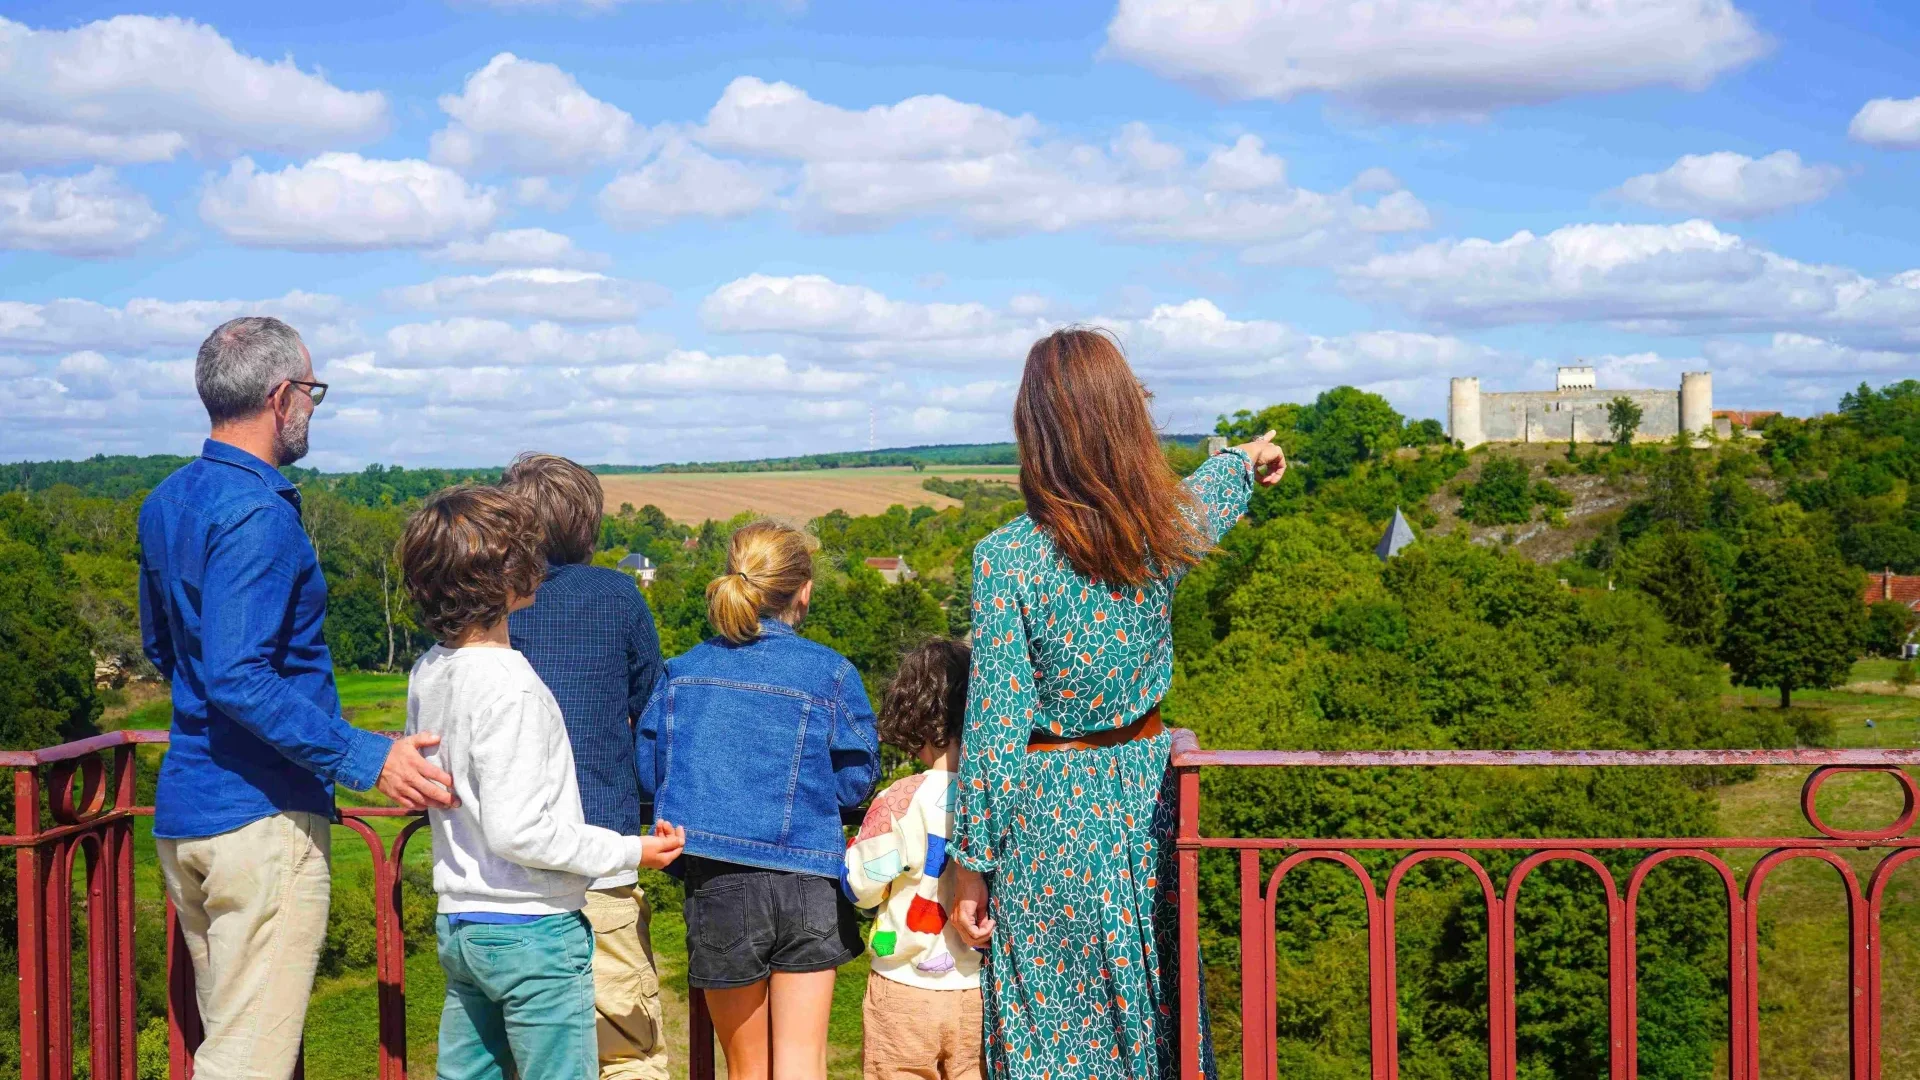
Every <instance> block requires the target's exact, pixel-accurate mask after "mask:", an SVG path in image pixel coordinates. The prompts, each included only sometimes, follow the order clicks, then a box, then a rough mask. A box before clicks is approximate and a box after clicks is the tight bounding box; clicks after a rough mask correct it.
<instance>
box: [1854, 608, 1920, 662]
mask: <svg viewBox="0 0 1920 1080" xmlns="http://www.w3.org/2000/svg"><path fill="white" fill-rule="evenodd" d="M1916 623H1920V616H1916V615H1915V614H1914V613H1913V610H1912V609H1910V608H1908V607H1907V605H1905V604H1903V603H1901V602H1900V601H1898V600H1880V601H1876V602H1875V603H1874V604H1873V605H1872V606H1870V607H1868V608H1867V638H1866V645H1867V651H1868V652H1870V653H1872V654H1874V655H1875V656H1887V657H1898V656H1899V655H1900V650H1901V648H1902V647H1903V646H1905V645H1906V643H1907V637H1908V636H1909V635H1911V634H1912V633H1913V629H1914V625H1915V624H1916Z"/></svg>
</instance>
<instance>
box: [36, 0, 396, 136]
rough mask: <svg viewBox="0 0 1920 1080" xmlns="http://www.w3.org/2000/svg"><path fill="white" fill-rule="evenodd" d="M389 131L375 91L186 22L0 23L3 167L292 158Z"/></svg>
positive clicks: (137, 18)
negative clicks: (196, 156)
mask: <svg viewBox="0 0 1920 1080" xmlns="http://www.w3.org/2000/svg"><path fill="white" fill-rule="evenodd" d="M386 122H387V102H386V98H385V97H384V96H383V95H381V94H380V93H378V92H375V91H353V90H343V89H341V88H339V87H337V86H334V85H333V84H332V83H330V82H328V81H327V80H326V78H325V77H323V76H321V75H318V74H311V73H308V72H305V71H302V70H300V68H299V67H298V66H296V65H295V64H294V62H293V60H292V58H291V57H288V58H283V59H282V60H280V61H279V62H277V63H269V62H267V61H265V60H261V59H258V58H256V57H252V56H247V55H245V54H244V53H241V52H239V51H238V50H236V49H235V48H234V47H233V43H232V42H230V41H228V40H227V39H226V38H224V37H222V36H221V35H220V33H219V32H218V31H217V30H215V29H214V28H213V27H210V26H207V25H205V24H202V23H198V22H194V21H192V20H190V19H180V18H153V17H150V16H146V15H120V16H116V17H114V18H111V19H104V20H101V21H98V22H90V23H87V24H85V25H83V26H80V27H77V28H75V29H72V30H35V29H33V28H32V27H29V26H27V25H25V24H23V23H18V22H12V21H9V20H7V19H4V18H0V165H9V164H11V165H23V164H52V163H56V162H63V161H102V162H108V163H132V162H142V161H164V160H167V159H170V158H172V157H173V156H175V155H176V154H178V153H179V152H180V151H182V150H183V149H188V148H191V149H193V150H195V151H197V152H199V153H202V154H207V155H226V154H230V153H234V152H237V151H238V150H240V149H244V148H259V149H266V150H276V151H281V152H285V153H301V152H306V151H312V150H320V149H326V148H329V147H337V146H339V145H341V144H342V143H358V142H364V141H366V140H369V139H374V138H378V137H379V136H380V135H381V134H382V133H383V132H384V131H385V130H386Z"/></svg>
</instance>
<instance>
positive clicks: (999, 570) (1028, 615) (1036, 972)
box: [953, 329, 1286, 1080]
mask: <svg viewBox="0 0 1920 1080" xmlns="http://www.w3.org/2000/svg"><path fill="white" fill-rule="evenodd" d="M1013 427H1014V436H1015V438H1016V439H1017V440H1018V441H1019V446H1020V490H1021V493H1022V494H1023V495H1024V496H1025V497H1026V500H1027V512H1026V513H1025V514H1023V515H1022V516H1020V517H1017V518H1015V519H1013V520H1012V521H1011V522H1008V523H1007V524H1006V525H1005V526H1003V527H1001V528H1000V529H998V530H996V531H995V532H993V533H992V534H991V535H989V536H987V537H986V538H985V539H983V540H981V541H980V544H979V546H978V547H976V548H975V549H974V554H973V572H974V578H973V619H974V646H973V658H974V665H973V674H972V679H971V681H970V683H969V686H968V690H967V718H966V728H965V732H964V734H963V736H962V743H961V760H960V774H959V780H958V783H957V784H956V787H957V789H958V796H957V798H956V802H955V806H954V842H953V851H954V855H955V857H956V858H957V859H958V860H959V862H960V865H961V866H962V867H963V868H964V870H965V871H966V872H965V873H963V874H962V876H961V879H960V881H959V890H958V893H957V896H956V902H955V912H954V917H955V919H956V921H958V922H959V924H960V928H961V933H962V934H963V935H964V936H966V937H967V938H968V939H969V940H970V941H973V942H976V943H978V942H980V941H982V940H985V941H986V942H987V945H986V948H987V949H988V971H987V972H986V977H985V978H983V979H982V985H981V992H982V1005H983V1007H984V1012H985V1018H984V1029H985V1030H984V1034H985V1041H986V1047H985V1049H986V1054H985V1059H984V1060H985V1066H986V1069H985V1071H986V1072H987V1074H988V1075H989V1076H991V1077H994V1078H996V1080H1006V1078H1014V1077H1018V1078H1023V1080H1024V1078H1028V1077H1032V1078H1034V1080H1042V1078H1051V1080H1063V1078H1069V1077H1070V1078H1073V1080H1081V1078H1087V1077H1093V1078H1099V1080H1118V1078H1129V1080H1159V1078H1162V1077H1171V1076H1173V1075H1175V1073H1176V1071H1177V1069H1176V1049H1177V1047H1178V1045H1179V1035H1178V1032H1177V1031H1176V1030H1175V1023H1176V1021H1175V1012H1176V1007H1175V1006H1176V1002H1177V1001H1178V996H1177V988H1178V986H1179V981H1178V975H1177V973H1176V971H1175V962H1176V958H1177V955H1178V953H1177V950H1176V949H1175V946H1174V942H1175V936H1174V935H1175V930H1176V923H1175V919H1174V909H1173V899H1174V898H1173V885H1174V880H1173V877H1174V875H1173V873H1172V868H1173V826H1174V806H1173V798H1172V793H1171V790H1170V789H1168V788H1167V786H1166V784H1165V779H1166V776H1167V756H1168V749H1169V741H1170V740H1169V738H1168V736H1167V734H1166V730H1165V728H1164V727H1162V725H1161V722H1160V699H1161V697H1162V696H1163V695H1165V693H1166V691H1167V686H1168V684H1169V683H1170V682H1172V679H1173V624H1172V607H1173V588H1174V585H1175V584H1177V583H1178V582H1179V580H1180V578H1181V576H1182V575H1184V574H1185V573H1186V571H1187V570H1188V569H1190V568H1192V567H1193V566H1194V565H1195V564H1197V563H1198V562H1199V561H1200V560H1201V559H1202V558H1204V557H1205V555H1206V553H1207V552H1208V551H1209V550H1210V549H1211V548H1212V547H1213V545H1214V544H1215V543H1216V542H1217V541H1218V540H1219V538H1220V536H1221V534H1223V533H1225V532H1226V530H1227V529H1228V528H1230V527H1231V526H1232V525H1233V523H1234V522H1235V521H1236V520H1238V519H1239V517H1240V515H1241V514H1242V513H1244V512H1245V511H1246V507H1247V499H1248V498H1249V497H1250V496H1251V494H1252V492H1253V485H1254V484H1255V483H1265V484H1274V483H1278V482H1279V480H1280V478H1281V476H1282V474H1283V473H1284V472H1285V471H1286V458H1285V455H1283V454H1282V453H1281V451H1280V448H1279V447H1278V446H1276V445H1274V443H1273V442H1272V438H1271V437H1272V434H1273V433H1272V432H1268V433H1267V435H1266V436H1263V437H1262V438H1260V439H1257V440H1255V441H1253V442H1250V443H1246V444H1244V445H1241V446H1236V447H1233V448H1232V449H1230V450H1228V451H1226V452H1224V453H1221V454H1219V455H1217V456H1215V457H1214V458H1213V459H1212V460H1210V461H1208V462H1207V463H1206V464H1205V465H1202V466H1201V467H1200V469H1199V470H1198V471H1196V472H1195V473H1194V474H1193V475H1192V476H1191V477H1189V478H1188V479H1187V481H1186V482H1185V483H1182V482H1181V481H1180V480H1179V479H1178V478H1177V477H1176V476H1175V475H1174V473H1173V471H1172V469H1171V468H1169V467H1168V465H1167V462H1166V457H1165V455H1164V453H1163V452H1162V450H1161V448H1160V441H1159V438H1158V436H1157V434H1156V432H1155V430H1154V426H1153V421H1152V419H1151V417H1150V416H1149V415H1148V412H1147V394H1146V390H1145V388H1144V387H1143V386H1142V385H1141V384H1140V382H1139V380H1138V379H1136V378H1135V377H1134V374H1133V371H1132V369H1131V368H1129V367H1128V366H1127V361H1126V357H1124V356H1123V355H1122V354H1121V352H1120V348H1119V346H1118V345H1117V344H1115V342H1114V341H1113V339H1111V338H1110V337H1108V336H1107V335H1106V334H1105V333H1103V332H1101V331H1098V330H1087V329H1069V330H1061V331H1057V332H1055V333H1053V334H1051V335H1049V336H1047V337H1045V338H1042V339H1041V340H1040V341H1038V342H1036V343H1035V344H1034V346H1033V349H1032V350H1031V351H1030V352H1028V354H1027V366H1026V372H1025V374H1024V375H1023V376H1022V378H1021V380H1020V392H1019V396H1018V398H1017V399H1016V401H1015V403H1014V409H1013Z"/></svg>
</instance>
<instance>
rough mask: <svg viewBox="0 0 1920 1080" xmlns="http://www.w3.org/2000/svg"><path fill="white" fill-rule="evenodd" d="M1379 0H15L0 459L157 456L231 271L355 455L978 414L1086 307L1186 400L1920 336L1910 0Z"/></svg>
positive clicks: (798, 433) (1666, 377)
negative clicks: (298, 357) (325, 387)
mask: <svg viewBox="0 0 1920 1080" xmlns="http://www.w3.org/2000/svg"><path fill="white" fill-rule="evenodd" d="M1371 8H1372V10H1373V11H1374V12H1375V15H1374V17H1373V18H1372V19H1370V20H1360V19H1358V18H1357V17H1356V15H1355V11H1356V7H1355V5H1351V4H1346V3H1337V2H1333V0H1241V2H1237V3H1226V4H1201V3H1191V2H1175V0H1107V2H1105V3H1099V4H1087V3H1050V4H1041V5H1036V4H1031V3H1002V2H997V0H985V2H983V0H969V2H967V3H956V4H941V3H932V2H928V3H920V4H847V3H834V2H830V0H811V2H810V3H804V4H802V3H797V2H790V3H779V2H757V0H733V2H727V3H701V2H696V0H683V2H646V0H632V2H618V0H586V2H583V0H557V2H549V0H462V2H457V3H438V2H425V0H422V2H416V3H410V4H404V5H395V4H371V3H359V2H336V3H329V4H326V5H290V4H288V5H262V4H257V3H254V4H247V5H240V4H224V3H208V4H197V5H187V6H181V7H172V8H160V9H156V8H128V7H125V6H116V5H107V4H94V3H76V2H72V0H68V2H63V3H59V4H50V3H31V2H29V3H20V2H17V0H16V2H15V3H12V4H10V5H8V8H7V10H6V12H5V14H4V15H3V16H0V20H4V21H0V459H9V460H11V459H17V458H21V457H47V456H75V455H83V454H89V453H93V452H97V451H106V452H139V453H146V452H159V451H170V452H184V451H190V450H191V449H192V448H193V447H194V446H195V445H197V441H198V439H199V438H200V437H201V434H202V433H203V429H204V417H203V416H202V415H201V414H200V413H199V410H198V406H197V402H196V401H195V400H194V398H193V394H192V371H191V357H192V353H193V349H194V347H195V346H196V345H197V343H198V341H199V340H200V338H202V337H203V336H204V335H205V334H206V332H207V331H208V330H210V329H211V328H212V327H213V326H214V325H216V324H217V323H218V322H219V321H221V320H223V319H225V318H228V317H231V316H233V315H237V314H242V313H248V312H267V313H273V314H279V315H282V316H283V317H285V318H287V319H288V320H289V321H291V322H293V323H294V325H295V326H296V327H298V328H299V329H301V331H302V332H303V334H305V336H306V337H307V340H308V342H309V344H310V346H311V347H312V349H313V352H314V355H315V361H316V364H317V366H318V368H319V370H320V372H321V374H320V376H319V377H320V378H322V379H325V380H327V381H328V382H330V383H331V384H332V386H333V390H332V394H333V396H332V397H330V398H329V400H328V403H327V405H326V406H324V408H323V413H322V416H321V417H320V418H319V420H318V421H317V423H318V424H319V425H320V426H318V427H317V428H316V432H315V437H314V440H313V444H314V448H315V451H314V457H313V463H315V464H319V465H322V466H325V467H334V468H340V467H357V466H358V465H361V464H365V463H367V462H369V461H383V462H400V463H405V464H484V463H492V462H498V461H500V460H504V459H505V458H507V457H509V456H511V455H512V454H513V453H515V452H517V451H519V450H522V449H528V448H536V447H537V448H542V449H550V450H556V451H559V452H563V453H567V454H570V455H573V456H576V457H580V458H582V459H585V460H592V461H608V462H653V461H661V460H687V459H710V458H723V457H751V456H759V455H763V454H773V453H792V452H807V451H818V450H832V449H845V448H856V447H863V446H865V445H866V443H867V439H868V429H869V422H870V420H871V422H872V423H873V425H874V427H875V428H876V429H877V436H878V441H879V443H880V444H881V445H904V444H910V443H922V442H951V441H975V440H989V439H1001V438H1006V437H1008V433H1009V423H1008V414H1009V410H1010V406H1011V398H1012V393H1013V389H1014V386H1015V385H1016V384H1017V381H1018V377H1019V365H1020V361H1021V359H1022V357H1023V355H1024V351H1025V346H1026V345H1027V343H1029V342H1030V341H1031V340H1032V339H1033V338H1034V337H1036V336H1038V335H1039V334H1040V333H1043V332H1045V331H1046V330H1047V329H1049V328H1050V327H1053V326H1056V325H1060V324H1062V323H1068V322H1095V323H1098V324H1100V325H1105V326H1108V327H1110V328H1112V329H1113V330H1114V331H1115V332H1116V333H1118V334H1119V335H1120V337H1121V338H1122V340H1123V342H1124V343H1125V344H1126V346H1127V348H1128V350H1129V352H1130V355H1131V356H1132V357H1133V359H1134V361H1135V364H1136V366H1137V367H1138V368H1139V370H1140V371H1141V373H1142V375H1143V377H1144V378H1146V380H1147V381H1148V382H1149V383H1150V384H1151V385H1152V386H1153V388H1154V389H1155V391H1156V404H1157V408H1158V410H1159V413H1160V418H1161V420H1162V421H1163V423H1165V424H1166V426H1167V427H1168V428H1169V429H1173V430H1182V431H1192V430H1204V429H1206V428H1207V427H1210V426H1211V423H1212V419H1213V417H1214V416H1215V415H1216V414H1218V413H1219V412H1222V411H1229V410H1232V409H1235V408H1240V407H1257V406H1259V405H1264V404H1268V403H1271V402H1274V401H1281V400H1307V399H1310V398H1311V397H1312V396H1313V395H1314V394H1315V393H1318V392H1319V391H1320V390H1323V389H1325V388H1326V387H1329V386H1333V385H1338V384H1340V383H1352V384H1355V385H1359V386H1363V387H1366V388H1369V389H1373V390H1377V391H1379V392H1380V393H1383V394H1385V395H1386V396H1387V397H1389V398H1390V399H1391V400H1393V401H1394V403H1395V404H1396V405H1397V406H1399V407H1400V408H1401V409H1402V410H1403V411H1406V412H1408V413H1410V414H1412V415H1421V416H1443V415H1444V402H1445V394H1446V383H1447V378H1448V377H1449V376H1451V375H1462V374H1476V375H1479V376H1481V377H1482V379H1483V383H1484V384H1485V385H1487V386H1489V387H1491V388H1510V389H1519V388H1527V387H1536V386H1542V385H1545V386H1551V385H1552V383H1551V380H1552V369H1553V367H1554V366H1555V365H1557V364H1559V363H1565V362H1570V361H1572V360H1575V359H1586V360H1589V361H1592V362H1594V363H1596V364H1597V365H1598V366H1599V368H1600V379H1601V384H1602V385H1603V386H1616V387H1626V386H1639V385H1651V386H1668V385H1677V384H1678V378H1679V372H1680V371H1682V370H1695V369H1702V368H1705V369H1711V370H1712V371H1713V372H1714V373H1715V389H1716V404H1718V405H1720V406H1722V407H1748V408H1780V409H1784V410H1786V411H1789V412H1795V413H1806V412H1812V411H1818V410H1820V409H1825V408H1830V407H1832V405H1833V403H1834V401H1835V400H1836V399H1837V397H1838V395H1839V394H1840V393H1841V392H1843V391H1844V390H1846V389H1848V388H1850V387H1851V386H1853V385H1855V384H1857V383H1858V382H1860V381H1862V380H1866V381H1870V382H1876V383H1878V382H1886V381H1891V380H1893V379H1896V378H1901V377H1908V376H1911V375H1913V374H1914V373H1915V372H1917V371H1920V196H1916V195H1915V192H1916V191H1920V74H1916V70H1915V68H1914V65H1913V63H1912V56H1913V55H1914V52H1915V49H1916V46H1920V6H1916V5H1911V4H1905V3H1881V4H1877V5H1873V4H1865V3H1862V4H1816V3H1814V2H1812V0H1800V2H1776V3H1758V2H1735V0H1451V2H1444V3H1443V2H1441V0H1381V2H1379V3H1375V4H1373V5H1371Z"/></svg>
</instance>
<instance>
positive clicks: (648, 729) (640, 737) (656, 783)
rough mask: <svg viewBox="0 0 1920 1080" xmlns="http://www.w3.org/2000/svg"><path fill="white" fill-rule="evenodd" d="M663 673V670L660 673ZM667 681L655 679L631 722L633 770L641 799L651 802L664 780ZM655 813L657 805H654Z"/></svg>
mask: <svg viewBox="0 0 1920 1080" xmlns="http://www.w3.org/2000/svg"><path fill="white" fill-rule="evenodd" d="M662 675H663V676H664V675H665V672H662ZM667 685H668V684H667V680H666V679H665V678H664V677H662V678H658V679H655V680H654V683H653V693H652V694H651V695H649V696H648V698H647V704H646V706H645V707H644V708H642V709H641V710H640V716H639V718H638V719H636V720H635V721H634V722H633V770H634V774H635V776H637V777H638V778H639V781H640V801H641V802H642V803H653V802H655V800H656V799H657V798H658V797H659V794H660V782H661V781H662V780H665V779H666V774H667V761H666V755H664V754H662V753H661V752H660V736H661V728H662V727H664V726H665V723H666V711H667ZM654 812H655V813H656V814H658V813H659V808H658V806H657V805H656V806H655V808H654Z"/></svg>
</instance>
